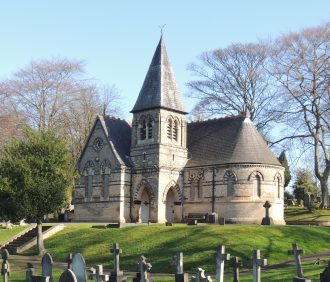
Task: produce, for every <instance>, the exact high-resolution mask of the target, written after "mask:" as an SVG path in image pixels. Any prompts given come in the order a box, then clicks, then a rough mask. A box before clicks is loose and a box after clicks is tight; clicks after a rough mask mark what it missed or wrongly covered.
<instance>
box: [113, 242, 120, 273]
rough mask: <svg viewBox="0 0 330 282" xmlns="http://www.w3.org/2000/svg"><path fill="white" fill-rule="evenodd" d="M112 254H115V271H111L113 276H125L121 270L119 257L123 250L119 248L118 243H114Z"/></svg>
mask: <svg viewBox="0 0 330 282" xmlns="http://www.w3.org/2000/svg"><path fill="white" fill-rule="evenodd" d="M111 253H112V254H113V271H111V276H114V277H118V276H123V272H122V271H121V270H120V264H119V263H120V261H119V256H120V254H121V253H122V250H121V249H120V248H119V244H118V243H114V244H113V247H112V249H111Z"/></svg>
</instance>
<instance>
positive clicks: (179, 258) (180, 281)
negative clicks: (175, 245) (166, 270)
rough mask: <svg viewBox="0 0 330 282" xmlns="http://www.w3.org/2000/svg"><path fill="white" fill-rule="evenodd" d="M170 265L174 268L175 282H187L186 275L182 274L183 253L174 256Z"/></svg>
mask: <svg viewBox="0 0 330 282" xmlns="http://www.w3.org/2000/svg"><path fill="white" fill-rule="evenodd" d="M172 265H174V266H175V282H188V273H184V272H183V253H177V254H176V255H175V256H174V261H173V263H172Z"/></svg>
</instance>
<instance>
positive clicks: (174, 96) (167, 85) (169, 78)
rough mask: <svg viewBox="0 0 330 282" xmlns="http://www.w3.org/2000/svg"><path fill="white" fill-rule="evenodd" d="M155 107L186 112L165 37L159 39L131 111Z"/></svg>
mask: <svg viewBox="0 0 330 282" xmlns="http://www.w3.org/2000/svg"><path fill="white" fill-rule="evenodd" d="M154 108H164V109H169V110H174V111H177V112H182V113H186V111H185V109H184V106H183V102H182V99H181V96H180V92H179V89H178V87H177V84H176V81H175V77H174V74H173V70H172V67H171V64H170V60H169V57H168V55H167V51H166V47H165V44H164V41H163V37H161V38H160V40H159V43H158V46H157V48H156V51H155V54H154V56H153V58H152V61H151V64H150V66H149V70H148V72H147V75H146V77H145V79H144V82H143V85H142V88H141V91H140V94H139V97H138V99H137V101H136V103H135V105H134V107H133V109H132V111H131V112H132V113H135V112H139V111H143V110H148V109H154Z"/></svg>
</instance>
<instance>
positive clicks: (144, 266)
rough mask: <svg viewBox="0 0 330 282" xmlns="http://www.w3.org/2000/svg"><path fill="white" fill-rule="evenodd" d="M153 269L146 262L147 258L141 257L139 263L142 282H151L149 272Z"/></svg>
mask: <svg viewBox="0 0 330 282" xmlns="http://www.w3.org/2000/svg"><path fill="white" fill-rule="evenodd" d="M151 268H152V265H151V264H150V263H148V262H146V258H145V256H143V255H142V256H141V257H140V263H139V270H140V279H141V280H140V281H141V282H149V281H150V280H149V278H148V271H150V269H151Z"/></svg>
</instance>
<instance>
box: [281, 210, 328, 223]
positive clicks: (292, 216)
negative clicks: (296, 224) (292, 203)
mask: <svg viewBox="0 0 330 282" xmlns="http://www.w3.org/2000/svg"><path fill="white" fill-rule="evenodd" d="M284 217H285V220H288V221H316V222H317V221H330V209H317V210H315V212H313V213H311V212H309V211H308V209H307V208H305V207H287V208H285V210H284Z"/></svg>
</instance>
